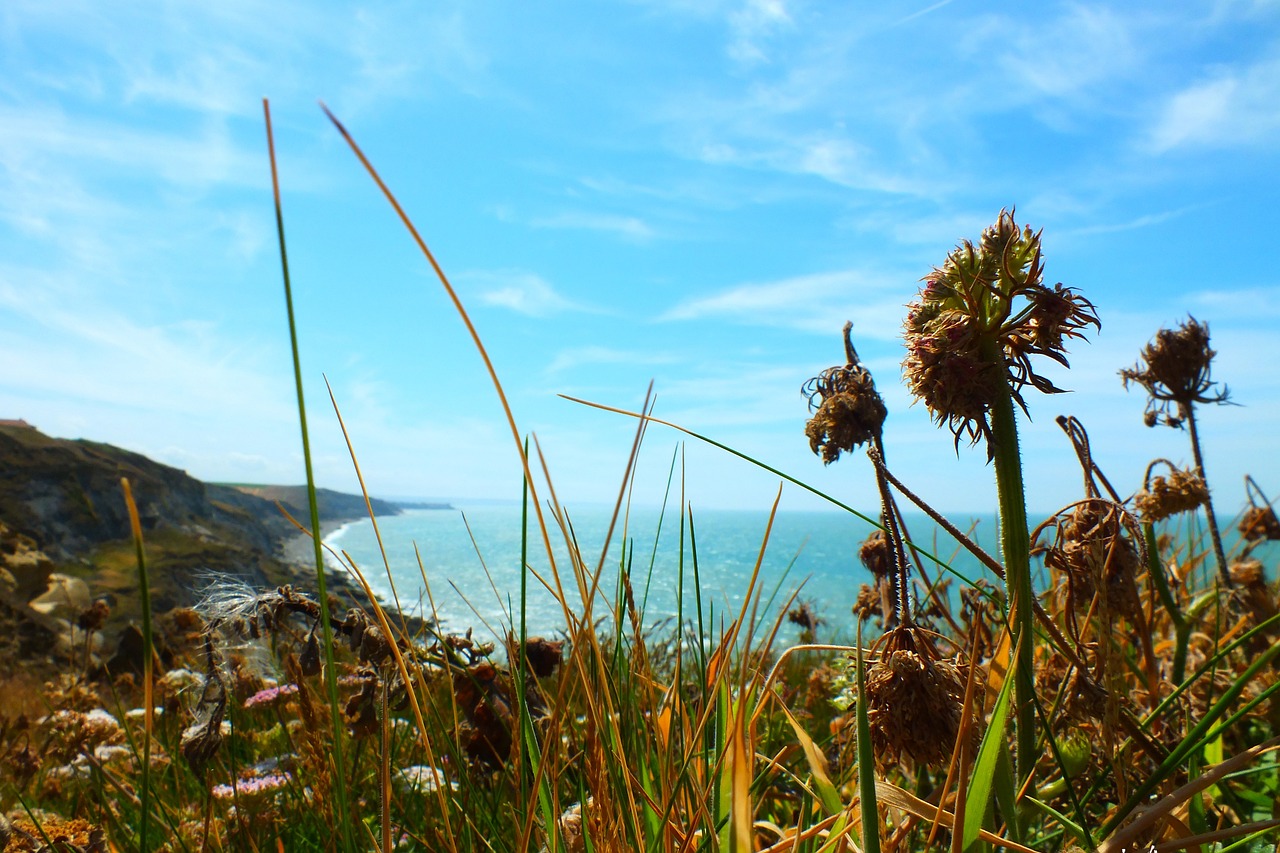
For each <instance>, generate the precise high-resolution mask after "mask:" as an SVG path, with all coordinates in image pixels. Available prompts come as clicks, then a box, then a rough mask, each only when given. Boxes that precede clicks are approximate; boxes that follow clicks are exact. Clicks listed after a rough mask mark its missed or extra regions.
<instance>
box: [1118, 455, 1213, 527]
mask: <svg viewBox="0 0 1280 853" xmlns="http://www.w3.org/2000/svg"><path fill="white" fill-rule="evenodd" d="M1207 500H1209V487H1208V486H1206V485H1205V483H1204V479H1203V478H1202V477H1200V475H1199V474H1197V473H1195V472H1194V471H1186V470H1183V469H1180V468H1174V469H1173V470H1172V471H1170V473H1169V476H1168V477H1153V478H1151V481H1150V482H1149V483H1147V485H1146V487H1145V488H1144V489H1143V490H1142V491H1140V492H1138V493H1137V494H1136V495H1134V496H1133V506H1134V508H1135V509H1136V510H1137V511H1138V514H1139V515H1140V516H1142V520H1143V521H1147V522H1155V521H1162V520H1163V519H1166V518H1168V517H1169V516H1171V515H1177V514H1178V513H1182V512H1190V511H1191V510H1193V509H1198V508H1200V507H1202V506H1204V503H1205V501H1207Z"/></svg>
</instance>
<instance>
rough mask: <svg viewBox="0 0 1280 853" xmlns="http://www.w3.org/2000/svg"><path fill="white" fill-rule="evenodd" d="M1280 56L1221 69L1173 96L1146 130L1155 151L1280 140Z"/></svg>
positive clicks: (1148, 144) (1235, 145) (1258, 143)
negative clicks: (1148, 129) (1243, 65)
mask: <svg viewBox="0 0 1280 853" xmlns="http://www.w3.org/2000/svg"><path fill="white" fill-rule="evenodd" d="M1277 104H1280V59H1276V58H1270V59H1267V60H1264V61H1261V62H1258V63H1256V64H1254V65H1251V66H1247V67H1243V68H1231V69H1222V70H1220V71H1218V72H1217V73H1215V74H1213V75H1212V76H1210V78H1209V79H1206V80H1202V81H1200V82H1198V83H1195V84H1194V85H1191V86H1188V87H1187V88H1185V89H1183V90H1182V91H1180V92H1178V93H1177V94H1175V95H1173V96H1172V97H1171V98H1169V99H1168V101H1167V102H1166V103H1165V105H1164V108H1163V109H1162V110H1161V111H1160V115H1159V117H1158V118H1157V119H1156V122H1155V125H1154V127H1152V128H1151V130H1150V132H1149V133H1148V135H1147V140H1146V147H1147V148H1148V149H1149V150H1151V151H1153V152H1155V153H1157V154H1160V153H1164V152H1166V151H1171V150H1173V149H1176V148H1195V147H1221V148H1237V147H1244V146H1249V145H1265V144H1268V143H1274V142H1275V141H1276V140H1277V139H1280V110H1277V108H1276V105H1277Z"/></svg>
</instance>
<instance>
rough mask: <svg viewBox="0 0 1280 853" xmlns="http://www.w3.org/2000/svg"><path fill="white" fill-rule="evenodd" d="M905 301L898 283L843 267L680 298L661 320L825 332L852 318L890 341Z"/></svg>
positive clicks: (866, 333)
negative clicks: (779, 327)
mask: <svg viewBox="0 0 1280 853" xmlns="http://www.w3.org/2000/svg"><path fill="white" fill-rule="evenodd" d="M904 301H905V298H904V293H903V292H902V290H901V288H900V286H899V283H898V282H894V281H889V280H886V279H885V278H883V277H881V276H879V275H876V274H872V273H867V272H863V271H859V270H840V271H836V272H829V273H817V274H814V275H805V276H796V277H793V278H786V279H781V280H778V281H771V282H763V283H755V284H743V285H739V286H737V287H732V288H729V289H727V290H722V291H720V292H719V293H715V294H712V295H711V296H704V297H698V298H694V299H689V300H686V301H684V302H681V303H680V304H678V305H676V306H675V307H673V308H671V309H669V310H667V311H666V312H664V313H663V314H662V315H661V316H660V317H659V318H658V319H659V320H663V321H677V320H704V319H721V320H728V321H732V322H737V323H748V324H752V325H762V326H781V327H786V328H793V329H798V330H801V331H806V332H813V333H816V334H826V335H829V334H831V330H832V328H837V327H839V325H840V323H841V322H843V321H844V320H845V319H852V320H853V322H854V323H855V324H856V327H857V330H858V331H857V334H858V335H859V336H860V337H868V338H875V339H879V340H889V339H892V338H896V337H897V336H898V333H899V326H900V324H901V315H902V304H903V302H904ZM833 318H834V319H833Z"/></svg>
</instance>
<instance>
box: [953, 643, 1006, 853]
mask: <svg viewBox="0 0 1280 853" xmlns="http://www.w3.org/2000/svg"><path fill="white" fill-rule="evenodd" d="M1016 659H1017V658H1016V657H1011V659H1010V660H1011V662H1012V661H1013V660H1016ZM1013 682H1014V679H1013V673H1012V672H1006V673H1005V679H1004V684H1002V685H1000V693H999V695H998V696H997V697H996V704H995V707H994V708H993V709H992V711H991V723H990V725H988V726H987V731H986V732H985V733H984V734H983V736H982V743H981V744H980V745H979V746H978V758H977V761H975V762H974V765H973V773H972V775H971V779H972V781H971V782H970V783H969V790H968V793H967V794H966V795H965V803H964V831H963V833H962V835H961V847H962V848H963V849H965V850H968V849H970V847H971V846H972V845H973V844H974V843H975V842H977V840H978V830H979V829H981V828H982V822H983V819H984V817H985V816H986V815H987V813H988V811H989V808H988V807H989V806H990V804H991V787H992V781H993V779H994V777H995V773H996V764H997V763H998V762H999V758H1000V749H1001V747H1004V748H1006V749H1007V748H1008V743H1007V742H1006V741H1005V729H1006V727H1007V725H1008V722H1009V704H1010V699H1011V698H1012V696H1013Z"/></svg>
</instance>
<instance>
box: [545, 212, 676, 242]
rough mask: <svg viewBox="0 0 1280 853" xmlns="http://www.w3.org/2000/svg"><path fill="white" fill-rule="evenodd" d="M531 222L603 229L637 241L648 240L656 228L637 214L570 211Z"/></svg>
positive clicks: (575, 227) (589, 229)
mask: <svg viewBox="0 0 1280 853" xmlns="http://www.w3.org/2000/svg"><path fill="white" fill-rule="evenodd" d="M529 224H530V225H531V226H533V227H534V228H570V229H575V230H579V229H580V230H586V231H602V232H605V233H608V234H614V235H617V236H619V237H624V238H626V239H628V240H635V241H637V242H646V241H648V240H651V239H652V238H653V237H654V236H655V232H654V229H653V228H652V227H651V226H650V225H649V223H647V222H645V221H644V220H643V219H640V218H639V217H636V216H621V215H618V214H612V213H591V212H587V211H569V212H565V213H556V214H552V215H550V216H540V217H536V218H534V219H532V220H530V222H529Z"/></svg>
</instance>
